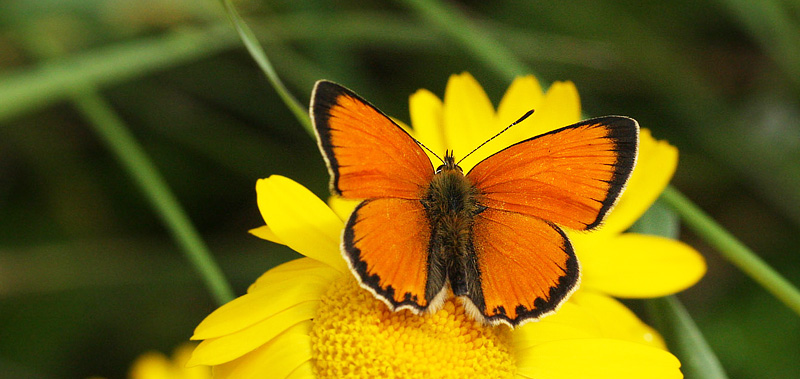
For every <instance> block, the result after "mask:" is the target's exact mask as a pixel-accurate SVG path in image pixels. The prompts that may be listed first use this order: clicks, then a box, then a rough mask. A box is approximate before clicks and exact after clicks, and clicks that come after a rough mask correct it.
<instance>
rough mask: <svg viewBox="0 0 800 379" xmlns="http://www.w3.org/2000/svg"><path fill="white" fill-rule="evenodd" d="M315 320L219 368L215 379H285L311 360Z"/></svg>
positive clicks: (297, 326) (300, 324) (290, 329)
mask: <svg viewBox="0 0 800 379" xmlns="http://www.w3.org/2000/svg"><path fill="white" fill-rule="evenodd" d="M310 329H311V321H305V322H301V323H299V324H297V325H295V326H292V327H291V328H289V329H288V330H286V331H284V332H283V333H281V334H280V335H278V336H277V337H275V338H273V339H272V341H270V342H268V343H266V344H264V346H261V347H259V348H258V349H256V350H254V351H252V352H250V353H249V354H246V355H244V356H242V357H241V358H239V359H236V360H234V361H231V362H228V363H225V364H222V365H219V366H215V367H214V377H215V378H237V379H238V378H248V379H249V378H275V379H284V378H286V377H287V376H289V375H290V374H291V373H292V372H293V371H294V370H296V369H298V368H299V367H300V366H302V365H303V364H304V363H305V362H308V361H309V360H311V337H309V336H308V333H309V330H310Z"/></svg>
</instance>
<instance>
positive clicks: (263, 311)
mask: <svg viewBox="0 0 800 379" xmlns="http://www.w3.org/2000/svg"><path fill="white" fill-rule="evenodd" d="M328 272H335V271H334V270H328ZM268 274H270V272H267V274H265V275H268ZM278 274H286V273H285V272H284V273H280V272H279V273H278ZM317 274H319V273H317ZM283 276H284V280H280V281H275V282H274V283H271V285H269V286H268V288H266V287H265V288H259V290H258V291H253V292H251V293H248V294H245V295H243V296H240V297H238V298H236V299H233V300H232V301H231V302H229V303H227V304H225V305H223V306H221V307H219V308H218V309H217V310H215V311H214V312H212V313H211V314H210V315H208V316H207V317H206V318H205V319H204V320H203V321H202V322H201V323H200V325H198V326H197V328H196V329H195V331H194V335H193V336H192V338H191V339H193V340H204V339H208V338H215V337H221V336H224V335H227V334H231V333H234V332H237V331H240V330H243V329H245V328H247V327H249V326H251V325H254V324H256V323H258V322H260V321H262V320H264V319H267V318H269V317H272V316H273V315H275V314H276V313H278V312H280V311H282V310H285V309H288V308H291V307H292V306H295V305H297V304H300V303H302V302H305V301H312V300H318V299H319V298H320V297H321V296H322V294H323V293H324V292H325V291H326V290H327V288H328V286H330V283H331V278H330V275H328V274H327V273H322V274H319V275H311V274H306V275H296V274H295V275H283ZM337 276H338V274H337Z"/></svg>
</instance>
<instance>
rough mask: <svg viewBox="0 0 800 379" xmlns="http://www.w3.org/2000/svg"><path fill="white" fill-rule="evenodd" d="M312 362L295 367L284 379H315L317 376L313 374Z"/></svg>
mask: <svg viewBox="0 0 800 379" xmlns="http://www.w3.org/2000/svg"><path fill="white" fill-rule="evenodd" d="M311 362H312V361H306V362H303V363H301V364H300V366H297V368H296V369H294V371H292V372H291V373H290V374H289V375H288V376H287V377H286V379H317V374H316V373H314V365H313V364H312V363H311Z"/></svg>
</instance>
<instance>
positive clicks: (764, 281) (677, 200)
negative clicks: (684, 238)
mask: <svg viewBox="0 0 800 379" xmlns="http://www.w3.org/2000/svg"><path fill="white" fill-rule="evenodd" d="M661 200H663V201H664V203H665V204H667V205H669V207H670V208H672V210H674V211H675V212H676V213H677V214H678V215H679V216H680V217H681V219H682V220H683V222H684V224H685V225H686V226H688V227H689V228H691V229H692V231H693V232H694V233H695V234H697V235H698V236H699V237H701V238H703V240H705V241H706V242H708V243H709V244H710V245H711V246H713V247H714V248H716V249H717V250H718V251H719V252H720V254H722V256H724V257H725V258H726V259H728V260H729V261H730V262H731V263H733V264H734V265H735V266H736V267H738V268H739V269H740V270H742V271H744V273H745V274H747V275H748V276H750V277H751V278H753V280H755V281H756V282H757V283H758V284H760V285H761V286H762V287H764V288H765V289H766V290H767V291H769V292H770V293H771V294H772V295H773V296H775V297H776V298H777V299H778V300H780V301H781V302H783V303H784V304H786V306H788V307H789V308H791V309H792V310H793V311H795V312H796V313H797V314H798V315H800V291H798V290H797V288H796V287H794V286H793V285H792V284H791V283H790V282H789V281H788V280H786V279H785V278H784V277H783V276H781V275H780V274H779V273H778V272H777V271H775V270H774V269H773V268H772V267H770V266H769V265H767V264H766V263H765V262H764V261H763V260H761V258H759V257H758V256H757V255H756V254H755V253H754V252H753V251H752V250H750V249H749V248H748V247H747V246H745V245H744V244H743V243H741V242H740V241H739V240H737V239H736V238H735V237H734V236H732V235H731V234H730V233H728V231H726V230H725V229H724V228H723V227H722V226H720V225H719V224H717V223H716V222H715V221H714V220H713V219H712V218H711V217H710V216H708V215H707V214H706V213H705V212H703V210H701V209H700V208H699V207H697V205H695V204H694V203H692V202H691V201H690V200H689V199H688V198H686V196H684V195H683V194H682V193H680V192H679V191H678V190H677V189H675V188H673V187H667V189H666V190H664V193H662V194H661Z"/></svg>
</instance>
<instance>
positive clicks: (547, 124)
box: [529, 82, 581, 137]
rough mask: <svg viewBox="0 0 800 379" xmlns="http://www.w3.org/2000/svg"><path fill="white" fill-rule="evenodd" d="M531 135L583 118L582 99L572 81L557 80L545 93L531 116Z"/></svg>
mask: <svg viewBox="0 0 800 379" xmlns="http://www.w3.org/2000/svg"><path fill="white" fill-rule="evenodd" d="M531 118H532V120H531V121H532V122H533V123H534V126H533V128H534V129H533V130H529V132H530V135H531V137H532V136H535V135H539V134H543V133H547V132H550V131H553V130H556V129H558V128H562V127H565V126H567V125H571V124H574V123H576V122H578V121H580V120H581V99H580V96H578V89H577V88H575V84H573V83H572V82H555V83H553V84H551V85H550V88H548V89H547V92H546V93H545V94H544V99H543V100H542V102H541V105H540V106H539V109H536V112H534V113H533V116H531Z"/></svg>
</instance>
